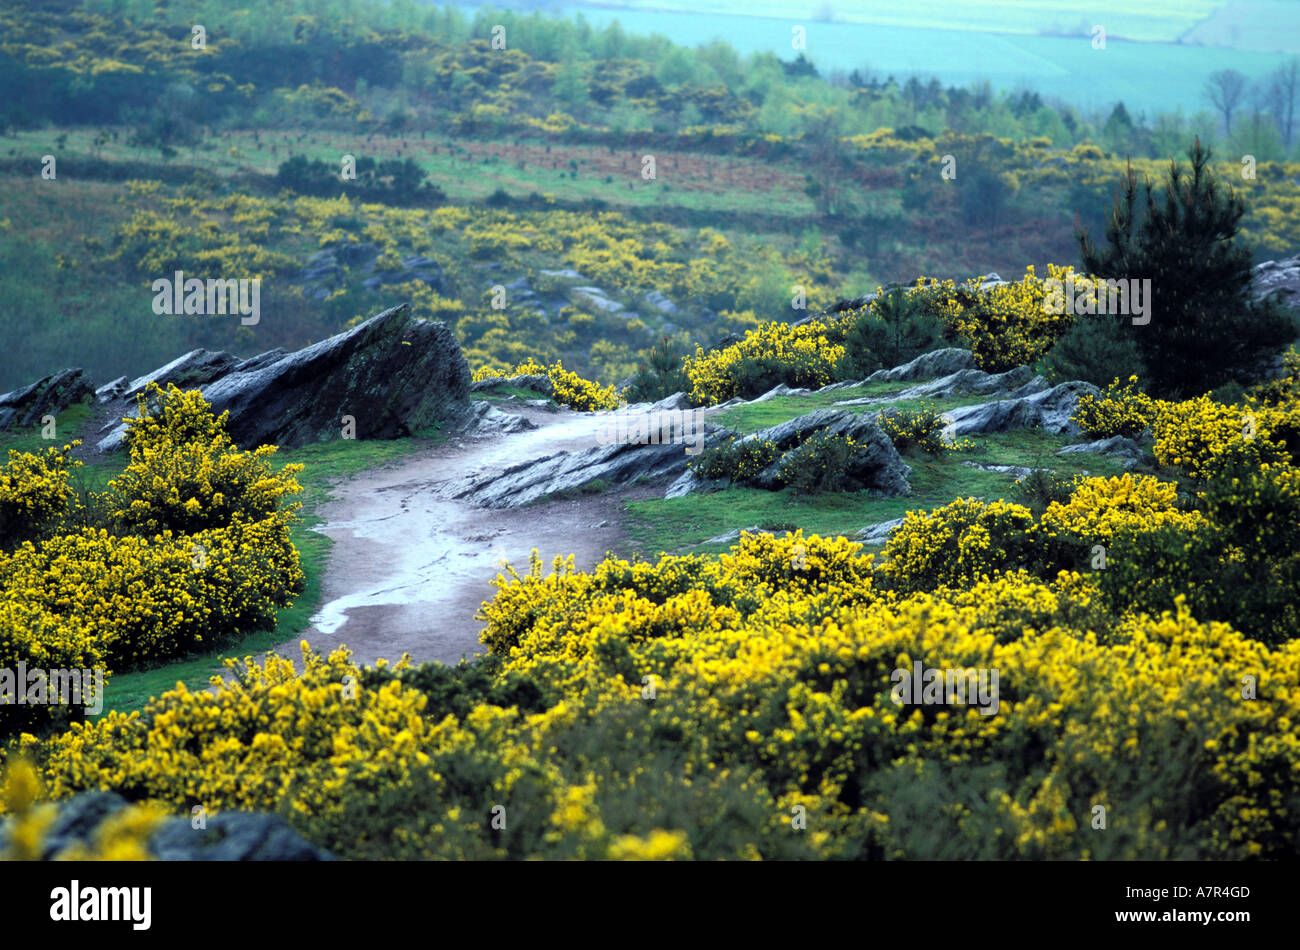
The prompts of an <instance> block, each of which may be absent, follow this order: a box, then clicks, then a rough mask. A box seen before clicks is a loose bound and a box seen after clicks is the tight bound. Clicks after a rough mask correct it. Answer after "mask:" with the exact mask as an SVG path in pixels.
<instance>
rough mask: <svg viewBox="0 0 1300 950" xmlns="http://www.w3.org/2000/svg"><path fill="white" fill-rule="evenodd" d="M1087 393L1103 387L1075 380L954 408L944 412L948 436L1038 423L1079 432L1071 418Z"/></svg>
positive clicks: (1049, 428)
mask: <svg viewBox="0 0 1300 950" xmlns="http://www.w3.org/2000/svg"><path fill="white" fill-rule="evenodd" d="M1085 393H1086V394H1090V395H1093V396H1097V395H1100V390H1098V389H1097V387H1096V386H1094V385H1092V384H1091V383H1085V382H1080V381H1078V380H1075V381H1072V382H1068V383H1060V384H1059V385H1056V386H1051V387H1049V388H1046V389H1042V390H1041V391H1039V392H1035V393H1031V394H1030V395H1027V396H1021V397H1018V398H1011V399H999V400H994V401H992V402H984V403H979V404H978V405H974V406H962V407H960V408H957V409H950V410H948V411H947V412H945V413H944V414H943V416H944V418H945V419H946V420H947V421H948V426H947V428H946V429H944V437H945V438H948V439H955V438H960V437H961V436H963V435H970V434H973V433H977V432H1006V431H1008V430H1010V429H1031V428H1034V427H1036V426H1041V427H1042V428H1044V429H1046V430H1047V431H1048V432H1054V433H1056V434H1058V435H1078V434H1079V427H1078V426H1077V425H1075V424H1074V423H1073V422H1071V421H1070V416H1072V415H1073V414H1074V411H1075V409H1076V408H1077V406H1078V404H1079V397H1080V396H1083V395H1084V394H1085Z"/></svg>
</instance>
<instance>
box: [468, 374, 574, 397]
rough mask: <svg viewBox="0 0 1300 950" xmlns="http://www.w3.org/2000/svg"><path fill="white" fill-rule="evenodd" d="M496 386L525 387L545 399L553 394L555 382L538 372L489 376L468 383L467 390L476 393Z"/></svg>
mask: <svg viewBox="0 0 1300 950" xmlns="http://www.w3.org/2000/svg"><path fill="white" fill-rule="evenodd" d="M498 386H509V387H510V388H511V389H526V390H529V391H531V392H535V393H537V394H538V395H539V396H542V397H544V398H547V399H549V398H550V397H551V396H553V395H555V384H554V383H552V382H551V377H549V376H543V375H542V374H540V373H535V374H532V375H529V376H489V377H487V378H486V379H480V380H477V381H475V382H472V383H470V386H469V390H470V392H473V393H478V392H483V391H484V390H488V389H496V388H497V387H498Z"/></svg>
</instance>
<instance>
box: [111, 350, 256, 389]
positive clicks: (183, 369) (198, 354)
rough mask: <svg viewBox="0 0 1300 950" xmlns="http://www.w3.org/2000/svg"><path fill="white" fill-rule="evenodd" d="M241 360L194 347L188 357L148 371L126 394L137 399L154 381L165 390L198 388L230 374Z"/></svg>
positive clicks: (136, 379) (139, 377)
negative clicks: (169, 386) (170, 385)
mask: <svg viewBox="0 0 1300 950" xmlns="http://www.w3.org/2000/svg"><path fill="white" fill-rule="evenodd" d="M239 362H240V361H239V360H237V359H236V358H235V357H233V356H231V355H230V354H229V353H223V352H221V351H217V352H213V351H211V350H203V349H199V350H190V351H189V352H188V353H186V354H185V355H184V356H178V357H176V359H174V360H172V361H171V362H170V363H167V364H166V365H164V366H160V367H158V368H157V369H156V370H154V371H153V372H152V373H145V375H143V376H138V377H136V378H135V379H133V380H131V384H130V385H129V386H127V387H126V392H124V393H123V394H122V395H123V396H124V397H125V398H127V399H134V398H135V397H136V396H137V395H138V394H139V393H142V392H144V390H145V387H146V386H148V385H149V384H150V383H157V384H158V385H159V386H161V387H162V388H163V389H166V388H167V386H168V385H169V384H174V385H176V386H179V387H180V388H181V389H194V388H196V387H199V386H203V385H205V384H207V383H210V382H212V381H213V380H214V379H217V378H218V377H220V376H224V375H225V374H226V373H229V372H230V371H231V370H232V369H234V368H235V367H236V366H238V365H239Z"/></svg>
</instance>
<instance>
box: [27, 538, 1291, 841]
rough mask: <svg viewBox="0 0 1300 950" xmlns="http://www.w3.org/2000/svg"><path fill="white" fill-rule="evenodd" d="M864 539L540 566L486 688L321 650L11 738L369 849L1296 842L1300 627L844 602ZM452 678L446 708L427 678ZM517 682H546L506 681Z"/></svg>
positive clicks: (1004, 592)
mask: <svg viewBox="0 0 1300 950" xmlns="http://www.w3.org/2000/svg"><path fill="white" fill-rule="evenodd" d="M796 545H800V546H802V547H804V548H806V549H807V554H808V562H809V564H812V563H814V557H815V558H816V562H817V563H821V564H826V563H832V562H833V563H834V564H836V565H838V566H836V567H833V568H831V570H830V573H828V574H827V575H826V576H825V577H824V580H825V582H826V583H825V584H824V585H822V584H818V585H811V586H805V582H804V580H803V579H802V577H801V571H800V568H799V567H798V566H797V565H798V563H799V561H798V556H799V551H798V549H797V548H796ZM857 548H858V546H857V545H851V544H848V543H847V542H843V541H842V540H837V541H834V542H828V541H823V540H821V539H817V538H811V537H810V538H794V537H791V538H787V539H770V538H769V539H762V540H760V539H757V538H753V537H746V538H743V539H742V541H741V543H740V544H739V545H737V547H736V549H734V550H733V552H732V554H731V555H724V556H720V557H691V558H663V559H661V560H660V561H659V562H658V563H657V564H629V563H627V562H616V561H606V562H604V563H603V564H601V565H598V566H597V568H596V569H595V570H594V571H593V572H591V573H589V574H576V573H573V572H572V571H564V572H560V573H557V574H555V575H552V576H551V577H549V578H545V579H541V578H540V576H539V574H533V573H530V575H529V576H528V577H525V578H515V579H510V580H503V581H502V583H501V585H500V590H499V593H498V598H497V600H495V601H494V602H493V604H489V605H486V607H485V609H486V610H488V611H489V614H490V616H491V619H490V621H489V624H490V626H491V625H492V624H493V623H495V621H496V619H498V617H499V616H505V615H512V616H515V617H517V616H520V615H526V616H528V617H529V618H530V620H529V622H528V624H527V626H526V628H519V629H517V630H516V633H517V636H513V637H511V638H510V639H511V640H512V641H513V642H510V643H508V644H507V643H506V642H504V641H501V640H498V641H496V644H495V645H494V647H493V653H494V657H493V658H492V659H490V660H489V661H488V662H489V667H488V670H487V673H486V676H487V678H488V680H489V682H487V683H486V684H485V682H484V673H483V672H482V671H478V672H474V673H470V672H469V671H470V670H471V669H472V667H458V668H455V669H453V670H450V671H447V672H445V673H442V674H439V675H438V676H437V677H436V678H430V677H428V676H420V675H415V674H416V671H408V670H403V669H391V668H387V667H381V668H379V669H377V670H375V671H371V672H362V671H360V670H357V669H356V668H355V667H354V666H353V665H352V664H351V663H350V662H349V660H348V657H347V654H346V652H345V651H343V650H340V651H337V652H336V653H334V654H333V655H331V656H330V657H328V658H320V657H317V656H314V655H311V654H305V655H304V669H303V671H302V672H301V673H297V674H295V672H294V671H293V669H292V667H291V665H290V664H289V663H288V662H287V661H284V660H280V659H275V658H272V659H270V660H268V661H267V662H266V663H265V664H261V665H259V664H257V663H253V662H251V661H248V664H247V666H246V668H245V669H244V671H243V675H241V676H240V677H238V678H237V679H235V680H230V681H227V682H224V683H219V684H216V685H214V688H213V689H212V690H210V691H202V692H189V691H187V690H185V689H184V688H183V687H182V688H178V689H177V690H174V691H171V692H169V693H166V694H164V695H163V696H162V697H159V698H158V699H157V700H155V701H153V702H152V703H151V704H150V706H149V707H148V708H147V709H146V710H145V712H144V713H143V714H132V715H129V716H126V715H121V714H110V715H108V716H106V717H104V719H102V720H100V721H99V722H96V723H94V724H91V725H85V726H76V727H73V729H72V730H71V731H69V732H68V733H66V734H65V735H62V736H57V737H54V738H52V739H50V740H47V741H44V742H39V741H37V740H26V741H25V742H24V743H23V747H22V749H23V751H24V752H25V753H26V754H28V755H29V756H31V757H32V758H33V759H34V760H35V761H36V762H37V763H39V766H40V769H41V777H42V779H43V780H44V782H45V783H46V785H47V786H48V788H49V790H50V794H51V795H52V796H53V797H55V798H61V797H65V796H67V795H70V794H73V793H75V792H77V791H79V790H81V789H84V788H105V789H113V790H117V791H119V792H121V793H123V794H125V795H127V796H128V797H130V798H132V799H134V800H137V801H142V800H146V799H154V800H157V801H159V802H161V803H165V804H166V805H167V806H168V807H169V808H170V809H172V810H174V811H177V812H187V811H188V809H189V807H190V806H191V805H192V804H194V803H195V802H198V801H201V802H203V803H204V804H205V806H206V807H208V808H209V810H210V811H211V810H220V809H227V808H259V809H275V808H279V809H280V810H281V811H282V812H283V813H284V814H285V815H286V816H287V817H288V818H289V820H290V821H291V822H292V823H293V824H295V826H297V827H298V828H299V829H300V830H301V831H302V833H303V834H305V835H306V836H307V837H309V838H311V839H312V840H313V841H315V842H317V843H318V844H321V845H322V846H324V847H327V848H330V849H331V850H332V851H334V852H335V853H337V854H340V855H343V856H354V857H380V856H383V857H416V856H421V857H444V858H463V857H543V858H554V857H585V858H626V857H669V856H671V857H694V858H697V859H704V860H708V859H711V858H774V857H819V858H878V859H879V858H934V857H961V858H972V857H983V858H1055V859H1102V858H1130V859H1131V858H1139V857H1145V858H1166V859H1167V858H1202V859H1204V858H1217V859H1241V858H1246V857H1257V858H1280V857H1282V856H1285V855H1289V854H1292V853H1294V852H1295V850H1296V847H1297V845H1300V841H1298V840H1297V837H1296V835H1297V832H1296V829H1297V827H1300V823H1297V821H1296V815H1295V808H1296V802H1297V801H1298V800H1300V739H1297V737H1296V735H1295V732H1294V729H1293V728H1292V727H1291V723H1292V722H1294V721H1295V717H1296V716H1297V714H1300V648H1298V647H1297V646H1296V644H1294V643H1292V644H1288V645H1286V646H1284V647H1281V648H1277V649H1271V648H1269V647H1266V646H1265V645H1263V644H1261V643H1258V642H1253V641H1251V640H1248V639H1246V638H1244V637H1242V636H1241V635H1240V634H1239V633H1237V632H1236V631H1234V630H1232V629H1231V628H1230V627H1228V626H1226V625H1224V624H1205V623H1199V622H1197V621H1196V620H1195V619H1193V618H1192V617H1191V616H1190V615H1189V614H1188V612H1187V611H1186V610H1185V609H1182V608H1180V609H1178V610H1177V611H1175V612H1170V613H1168V614H1166V615H1164V616H1162V617H1158V618H1153V617H1147V616H1135V617H1132V618H1130V619H1126V620H1123V621H1121V622H1119V623H1118V624H1117V625H1116V626H1117V629H1116V630H1115V634H1114V636H1112V637H1109V638H1107V639H1106V640H1105V641H1104V642H1103V641H1102V640H1100V639H1099V638H1098V637H1097V636H1095V635H1094V634H1092V633H1091V632H1090V631H1089V630H1087V629H1075V628H1074V627H1073V626H1072V625H1071V624H1073V623H1075V622H1084V621H1085V620H1086V618H1087V617H1088V611H1090V610H1094V609H1095V606H1094V605H1093V604H1092V602H1091V601H1090V595H1089V593H1088V589H1087V586H1086V585H1085V584H1083V583H1082V582H1081V581H1080V579H1078V578H1077V577H1075V578H1069V577H1067V578H1064V579H1063V580H1061V581H1058V582H1057V583H1056V584H1054V585H1048V584H1045V583H1043V582H1042V581H1037V580H1034V579H1032V578H1029V577H1027V576H1025V575H1023V574H1018V575H1006V576H1003V577H1001V578H998V579H996V580H991V581H988V582H981V584H980V585H979V586H977V588H976V589H975V590H972V591H971V592H970V593H969V594H967V593H953V592H938V593H934V594H929V593H924V594H917V595H913V596H901V597H900V596H895V595H890V596H885V595H873V596H870V597H867V598H861V597H857V598H855V597H854V594H855V593H856V591H857V588H855V586H854V584H853V579H854V578H855V577H856V576H857V575H858V573H859V572H860V571H862V570H864V569H865V570H866V571H868V572H869V571H870V570H871V567H870V565H871V563H872V561H871V559H870V558H868V557H864V556H861V555H858V554H857V553H855V552H856V550H857ZM792 561H793V563H792ZM751 595H752V596H751ZM498 608H499V610H498ZM914 663H920V664H922V666H923V667H924V668H927V669H939V670H982V671H997V672H998V674H999V690H998V694H997V696H996V699H997V709H996V712H994V711H993V710H992V709H991V707H990V706H989V705H980V701H979V700H977V699H976V698H975V697H972V696H967V697H966V699H965V700H964V701H963V700H962V698H960V697H956V698H953V699H952V700H951V701H949V702H947V703H938V704H931V705H921V704H917V703H898V702H895V701H894V698H893V696H892V693H893V687H894V683H895V682H896V679H895V676H894V671H895V670H898V669H903V670H911V669H912V668H913V664H914ZM1243 677H1251V678H1252V680H1251V681H1252V682H1255V683H1256V684H1257V695H1256V696H1255V698H1253V699H1251V700H1250V701H1243V700H1242V698H1241V683H1242V682H1243ZM435 681H436V682H439V683H441V684H442V687H439V688H438V689H437V690H436V692H437V695H438V696H439V697H440V698H439V699H438V701H437V702H436V703H435V702H434V700H433V699H432V698H431V695H432V694H431V693H430V694H426V693H425V692H423V691H422V690H421V689H420V688H418V687H417V685H416V684H417V683H422V682H423V683H427V684H430V685H429V686H428V687H427V688H429V689H430V690H431V691H432V690H433V689H434V687H433V686H432V684H433V683H434V682H435ZM530 682H531V683H535V684H547V687H546V690H543V691H542V692H540V693H538V692H531V693H527V696H528V697H530V698H528V699H527V700H525V699H523V698H520V699H518V700H516V701H514V702H512V701H510V700H508V699H506V698H505V697H504V695H503V694H501V693H499V692H494V691H495V690H496V689H497V687H502V688H504V687H507V686H509V685H510V684H515V692H516V694H517V695H519V696H521V697H522V696H524V695H525V694H524V693H520V692H519V690H518V687H519V686H521V685H522V684H525V683H530ZM349 684H351V685H352V687H355V689H354V690H353V691H351V692H350V691H349V690H350V687H349ZM456 684H460V688H461V689H463V690H466V691H467V692H465V693H464V694H462V695H460V696H457V693H456ZM552 689H554V690H558V697H559V698H558V699H557V698H553V697H552V698H548V696H547V691H548V690H552ZM459 700H463V702H461V701H459ZM986 710H987V711H988V712H989V713H990V714H985V713H986ZM1251 775H1255V776H1265V777H1266V779H1265V780H1259V779H1256V780H1251V778H1250V776H1251ZM940 791H942V792H943V794H938V792H940ZM1096 804H1103V805H1105V806H1106V807H1107V809H1108V810H1110V812H1111V814H1112V815H1115V816H1119V815H1123V816H1125V818H1124V820H1123V821H1119V820H1115V822H1114V824H1113V827H1112V829H1111V830H1112V831H1113V832H1114V833H1113V834H1109V835H1105V836H1099V835H1096V834H1091V833H1088V830H1087V829H1088V822H1089V821H1090V819H1091V816H1092V814H1093V806H1094V805H1096ZM500 808H504V809H505V812H504V816H505V817H506V818H507V821H506V822H504V827H503V826H502V825H501V824H494V823H493V821H492V819H493V817H495V816H498V815H499V814H500V812H499V809H500ZM800 814H802V815H803V816H804V817H805V818H806V831H805V832H804V833H792V826H791V822H792V815H796V816H797V815H800ZM794 827H795V828H798V827H799V826H798V825H795V826H794Z"/></svg>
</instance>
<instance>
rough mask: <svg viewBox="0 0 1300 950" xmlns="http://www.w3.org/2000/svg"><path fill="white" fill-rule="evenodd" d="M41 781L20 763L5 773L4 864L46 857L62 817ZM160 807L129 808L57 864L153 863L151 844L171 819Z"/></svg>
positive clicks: (1, 801)
mask: <svg viewBox="0 0 1300 950" xmlns="http://www.w3.org/2000/svg"><path fill="white" fill-rule="evenodd" d="M40 796H41V780H40V777H39V776H38V775H37V773H36V770H35V769H34V768H32V765H31V763H30V762H28V761H27V760H25V759H18V760H17V761H15V762H13V763H11V764H10V766H9V768H8V769H6V770H5V776H4V788H3V791H2V792H0V813H3V814H6V815H8V816H9V820H10V826H9V828H8V835H7V843H6V847H5V848H3V849H0V861H36V860H39V859H40V858H41V857H42V856H43V854H44V853H45V846H44V839H45V833H46V831H47V830H48V829H49V828H50V826H51V825H53V824H54V823H55V821H56V819H57V818H58V813H59V808H58V806H57V805H55V804H53V803H50V802H41V801H40ZM167 817H168V815H167V812H166V810H165V809H162V808H159V807H158V806H156V805H151V804H142V805H129V806H127V807H126V808H123V809H121V810H120V811H118V812H116V813H114V814H112V815H110V816H109V817H108V818H106V819H104V820H103V821H102V822H101V823H100V824H99V826H98V827H96V828H95V829H94V830H93V831H92V832H91V833H90V834H89V835H88V836H87V837H89V839H90V840H89V841H88V842H80V841H79V842H75V843H73V844H71V845H69V846H68V847H66V848H64V849H63V850H62V851H60V852H59V853H58V854H56V855H54V859H55V860H56V861H148V860H152V855H151V854H150V853H149V846H148V841H149V838H150V836H151V835H152V834H153V833H154V831H155V830H157V828H158V826H159V825H160V824H162V822H163V821H165V820H166V819H167Z"/></svg>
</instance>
